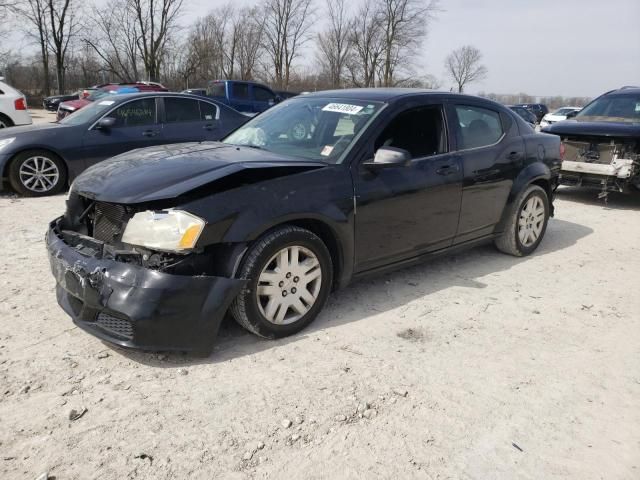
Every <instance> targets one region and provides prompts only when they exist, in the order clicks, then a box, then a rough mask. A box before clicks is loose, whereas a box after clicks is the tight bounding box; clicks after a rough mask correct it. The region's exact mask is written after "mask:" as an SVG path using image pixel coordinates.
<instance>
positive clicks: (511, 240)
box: [495, 185, 549, 257]
mask: <svg viewBox="0 0 640 480" xmlns="http://www.w3.org/2000/svg"><path fill="white" fill-rule="evenodd" d="M515 205H516V208H515V211H514V213H512V214H511V217H510V218H509V219H508V221H507V225H506V226H505V230H504V232H503V233H502V235H501V236H500V237H498V238H497V239H496V240H495V245H496V247H497V248H498V250H500V251H501V252H504V253H508V254H509V255H514V256H516V257H524V256H526V255H529V254H530V253H532V252H533V251H535V249H536V248H538V245H540V242H541V241H542V238H543V237H544V234H545V232H546V231H547V223H548V222H549V197H548V196H547V193H546V192H545V191H544V189H543V188H541V187H539V186H538V185H529V187H527V188H526V189H525V190H524V191H523V192H522V193H521V194H520V195H519V196H518V198H517V199H516V202H515Z"/></svg>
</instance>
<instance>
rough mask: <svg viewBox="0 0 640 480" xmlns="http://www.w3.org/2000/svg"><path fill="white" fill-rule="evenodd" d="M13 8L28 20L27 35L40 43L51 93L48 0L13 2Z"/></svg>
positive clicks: (47, 92)
mask: <svg viewBox="0 0 640 480" xmlns="http://www.w3.org/2000/svg"><path fill="white" fill-rule="evenodd" d="M13 9H14V11H16V12H17V13H18V15H19V16H20V17H21V18H24V19H25V20H26V24H25V27H26V28H25V35H26V36H27V38H31V39H32V40H33V41H34V42H36V43H37V44H38V47H39V50H40V61H41V63H42V71H43V87H42V90H43V92H44V94H45V96H49V95H51V81H50V75H49V41H48V39H49V11H48V9H49V6H48V3H47V0H24V1H22V2H21V3H17V4H13Z"/></svg>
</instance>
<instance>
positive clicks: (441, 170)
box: [436, 165, 460, 175]
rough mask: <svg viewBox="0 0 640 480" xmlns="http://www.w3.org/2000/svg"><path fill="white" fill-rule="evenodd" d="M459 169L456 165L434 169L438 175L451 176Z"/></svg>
mask: <svg viewBox="0 0 640 480" xmlns="http://www.w3.org/2000/svg"><path fill="white" fill-rule="evenodd" d="M459 170H460V168H459V167H458V166H457V165H443V166H441V167H440V168H437V169H436V173H437V174H438V175H451V174H453V173H456V172H457V171H459Z"/></svg>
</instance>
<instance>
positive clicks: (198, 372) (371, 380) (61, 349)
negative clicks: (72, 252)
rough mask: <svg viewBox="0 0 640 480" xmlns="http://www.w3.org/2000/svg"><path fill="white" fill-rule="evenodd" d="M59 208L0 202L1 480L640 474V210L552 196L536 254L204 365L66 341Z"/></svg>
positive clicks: (412, 281)
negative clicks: (54, 239)
mask: <svg viewBox="0 0 640 480" xmlns="http://www.w3.org/2000/svg"><path fill="white" fill-rule="evenodd" d="M63 205H64V198H63V196H56V197H52V198H44V199H18V198H13V197H11V196H2V197H0V231H2V232H3V234H2V238H3V242H2V248H1V249H0V384H1V385H2V392H0V478H3V479H22V478H24V479H35V478H36V477H37V476H38V475H40V474H42V473H43V472H49V474H50V475H52V476H55V478H56V479H58V480H61V479H93V478H95V479H123V478H149V479H173V478H196V479H212V478H225V479H226V478H239V479H240V478H294V479H301V478H311V479H313V478H362V479H371V478H425V479H444V478H454V479H465V478H469V479H489V478H491V479H514V478H518V479H566V478H574V479H580V480H587V479H601V478H606V479H637V478H640V428H639V427H640V403H639V402H638V399H639V398H640V296H639V295H638V292H637V286H638V285H640V242H639V241H638V240H639V239H640V195H636V196H635V197H623V196H612V197H611V198H610V201H609V204H608V206H606V205H605V204H603V203H602V202H601V201H599V200H597V199H596V195H595V193H594V192H584V191H578V190H566V189H565V190H561V191H560V194H559V198H558V200H557V203H556V206H557V215H556V218H555V219H553V220H552V221H551V222H550V225H549V229H548V231H547V236H546V238H545V240H544V241H543V243H542V245H541V248H540V249H539V250H538V252H537V253H536V254H535V255H533V256H532V257H529V258H526V259H516V258H512V257H508V256H505V255H502V254H500V253H498V252H497V251H495V250H494V249H493V248H492V247H489V246H487V247H481V248H478V249H475V250H472V251H469V252H466V253H463V254H460V255H457V256H453V257H449V258H444V259H441V260H438V261H435V262H432V263H429V264H425V265H423V266H419V267H414V268H410V269H405V270H401V271H398V272H396V273H393V274H389V275H385V276H381V277H378V278H375V279H373V280H369V281H363V282H360V283H357V284H354V285H352V286H351V287H349V288H347V289H345V290H343V291H341V292H338V293H337V294H334V295H333V296H332V298H331V299H330V302H329V305H328V308H327V309H326V311H325V312H324V313H323V314H321V316H320V317H319V318H318V319H317V320H316V322H315V323H314V324H313V325H312V326H311V327H310V328H309V329H307V330H305V331H304V332H302V333H301V334H299V335H296V336H294V337H291V338H288V339H285V340H281V341H266V340H262V339H259V338H256V337H255V336H253V335H251V334H248V333H245V332H244V331H243V330H242V329H241V328H240V327H238V326H236V325H235V323H233V322H232V321H228V322H226V324H225V326H224V327H223V331H222V332H221V337H220V338H219V339H218V341H217V346H216V348H215V351H214V353H213V354H212V356H211V357H209V358H207V359H198V358H192V357H189V356H184V355H181V354H171V355H162V354H146V353H137V352H126V351H121V350H117V349H113V348H111V347H110V346H108V345H106V344H104V343H102V342H100V341H99V340H97V339H95V338H93V337H91V336H89V335H88V334H86V333H84V332H83V331H81V330H79V329H78V328H74V327H73V324H72V323H71V321H70V319H69V318H68V317H67V316H66V315H65V314H64V313H63V312H62V311H61V310H60V309H59V308H58V306H57V304H56V301H55V295H54V288H53V286H54V284H53V279H52V277H51V275H50V273H49V266H48V262H47V258H46V253H45V249H44V244H43V233H44V231H45V229H46V225H47V222H48V221H49V220H51V219H52V218H53V217H55V216H57V215H59V214H60V213H61V212H62V210H63ZM84 409H86V411H85V410H84ZM74 411H75V412H74ZM83 412H84V413H83ZM78 416H79V417H80V418H77V419H75V420H72V419H71V418H75V417H78Z"/></svg>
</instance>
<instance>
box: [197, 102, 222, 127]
mask: <svg viewBox="0 0 640 480" xmlns="http://www.w3.org/2000/svg"><path fill="white" fill-rule="evenodd" d="M216 118H218V107H216V106H215V105H212V104H211V103H207V102H200V119H201V120H204V121H205V122H209V121H211V120H215V119H216Z"/></svg>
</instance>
